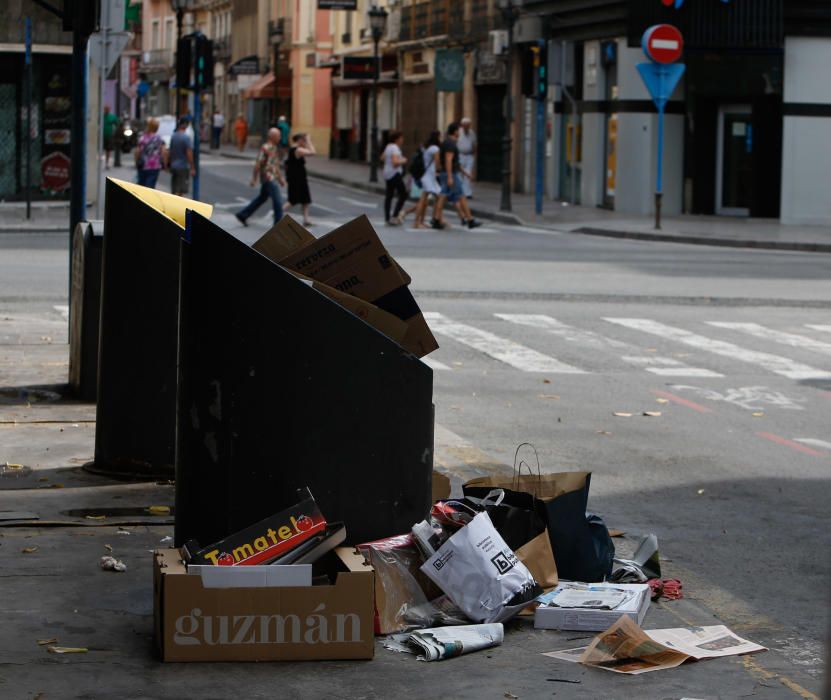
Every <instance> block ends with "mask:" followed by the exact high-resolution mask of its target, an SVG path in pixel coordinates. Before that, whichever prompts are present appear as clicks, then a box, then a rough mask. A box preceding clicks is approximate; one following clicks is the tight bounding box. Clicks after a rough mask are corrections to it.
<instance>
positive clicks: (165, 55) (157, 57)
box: [141, 49, 174, 70]
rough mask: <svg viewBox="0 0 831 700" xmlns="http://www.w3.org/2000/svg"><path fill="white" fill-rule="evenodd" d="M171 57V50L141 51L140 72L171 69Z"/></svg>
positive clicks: (172, 65)
mask: <svg viewBox="0 0 831 700" xmlns="http://www.w3.org/2000/svg"><path fill="white" fill-rule="evenodd" d="M173 56H174V54H173V50H172V49H150V50H149V51H142V53H141V65H142V70H153V69H155V70H159V69H162V68H173V67H174V63H173Z"/></svg>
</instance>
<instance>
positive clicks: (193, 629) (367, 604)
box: [153, 548, 375, 661]
mask: <svg viewBox="0 0 831 700" xmlns="http://www.w3.org/2000/svg"><path fill="white" fill-rule="evenodd" d="M323 570H325V572H326V573H328V574H329V577H330V581H332V583H331V584H330V585H320V586H300V587H290V588H206V587H205V586H204V585H203V582H202V577H201V576H191V575H188V573H187V570H186V569H185V565H184V563H183V562H182V560H181V554H180V552H179V550H177V549H160V550H156V552H155V553H154V557H153V603H154V605H153V607H154V627H155V638H156V646H157V647H158V648H159V651H160V654H161V656H162V659H163V660H164V661H286V660H306V659H314V660H322V659H371V658H372V657H373V654H374V650H375V640H374V634H373V615H374V593H373V591H374V585H375V576H374V572H373V570H372V568H371V567H370V566H367V565H366V564H365V563H364V558H363V557H362V556H361V555H360V554H357V553H355V552H354V550H352V549H350V548H340V549H337V550H336V551H335V552H332V553H330V555H327V557H325V558H324V559H321V561H320V562H319V565H318V564H316V565H315V572H316V573H318V572H320V571H323Z"/></svg>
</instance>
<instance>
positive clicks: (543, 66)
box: [531, 43, 548, 100]
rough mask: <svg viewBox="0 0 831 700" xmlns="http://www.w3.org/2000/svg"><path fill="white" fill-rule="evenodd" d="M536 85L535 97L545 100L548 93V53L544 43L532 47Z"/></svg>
mask: <svg viewBox="0 0 831 700" xmlns="http://www.w3.org/2000/svg"><path fill="white" fill-rule="evenodd" d="M531 58H532V66H533V69H534V70H533V76H534V86H533V97H535V98H536V99H538V100H544V99H545V98H546V96H547V95H548V55H547V51H546V46H545V44H544V43H540V44H538V45H537V46H532V47H531Z"/></svg>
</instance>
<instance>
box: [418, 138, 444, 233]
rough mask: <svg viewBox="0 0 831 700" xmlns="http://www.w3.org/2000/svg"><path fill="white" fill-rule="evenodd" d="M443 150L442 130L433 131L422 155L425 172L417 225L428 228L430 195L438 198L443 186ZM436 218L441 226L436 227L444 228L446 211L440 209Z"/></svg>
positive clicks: (422, 180) (422, 179) (422, 177)
mask: <svg viewBox="0 0 831 700" xmlns="http://www.w3.org/2000/svg"><path fill="white" fill-rule="evenodd" d="M440 150H441V132H440V131H431V132H430V136H429V137H428V138H427V141H425V142H424V148H423V150H422V152H421V157H422V158H423V159H424V174H423V175H422V176H421V196H420V197H419V200H418V204H417V205H416V206H417V209H416V217H415V227H416V228H427V227H426V226H425V224H424V217H425V215H426V212H427V207H428V205H429V200H430V197H434V198H438V196H439V195H440V194H441V186H440V185H439V180H438V174H437V171H438V168H439V152H440ZM434 220H438V222H439V224H440V225H439V226H435V227H434V228H444V212H443V211H441V210H438V212H437V213H436V214H434Z"/></svg>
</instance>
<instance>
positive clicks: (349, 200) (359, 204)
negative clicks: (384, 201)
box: [338, 196, 378, 209]
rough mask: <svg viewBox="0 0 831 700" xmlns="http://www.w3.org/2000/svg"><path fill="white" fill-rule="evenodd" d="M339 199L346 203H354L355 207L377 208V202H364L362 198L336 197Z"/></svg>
mask: <svg viewBox="0 0 831 700" xmlns="http://www.w3.org/2000/svg"><path fill="white" fill-rule="evenodd" d="M338 199H339V200H341V201H342V202H346V203H347V204H354V205H355V206H356V207H369V208H371V209H377V208H378V202H365V201H364V200H362V199H352V197H340V196H339V197H338Z"/></svg>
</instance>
